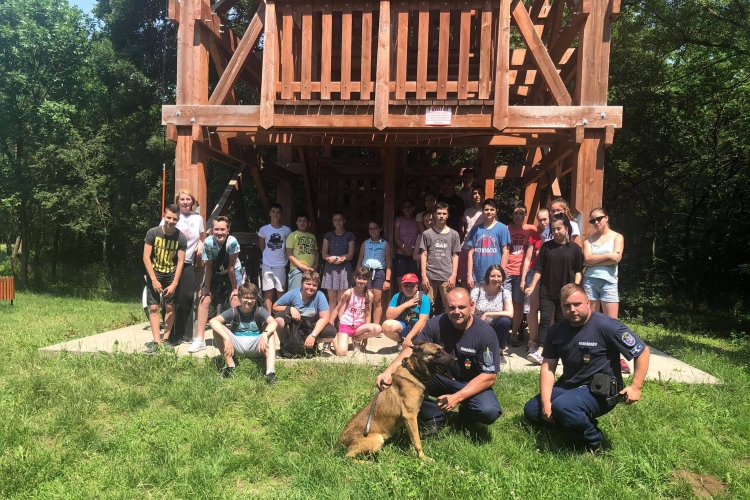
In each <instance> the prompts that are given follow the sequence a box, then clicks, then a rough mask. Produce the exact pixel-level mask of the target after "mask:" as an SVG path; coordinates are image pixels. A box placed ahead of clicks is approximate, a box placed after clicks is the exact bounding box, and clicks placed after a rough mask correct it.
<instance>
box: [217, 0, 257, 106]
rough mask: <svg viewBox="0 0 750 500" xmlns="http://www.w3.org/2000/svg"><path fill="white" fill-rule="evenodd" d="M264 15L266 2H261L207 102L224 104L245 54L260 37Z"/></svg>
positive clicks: (242, 64) (240, 69)
mask: <svg viewBox="0 0 750 500" xmlns="http://www.w3.org/2000/svg"><path fill="white" fill-rule="evenodd" d="M265 15H266V4H265V3H263V2H261V4H260V6H258V10H257V11H256V12H255V15H254V16H253V18H252V19H251V20H250V24H249V25H248V27H247V30H246V31H245V35H244V36H243V37H242V40H240V44H239V45H238V46H237V50H236V51H235V52H234V54H233V55H232V58H231V59H230V60H229V63H228V64H227V66H226V69H225V71H224V73H223V74H222V75H221V78H219V83H217V84H216V88H214V92H213V94H211V98H210V99H209V100H208V103H209V104H224V101H225V100H226V98H227V96H228V95H229V93H230V92H231V90H232V89H233V88H234V84H235V82H236V81H237V77H238V76H239V74H240V71H242V68H243V66H244V65H245V61H246V60H247V56H248V55H250V51H251V50H252V49H253V46H254V45H255V42H257V41H258V38H259V37H260V32H261V30H262V29H263V19H264V18H265Z"/></svg>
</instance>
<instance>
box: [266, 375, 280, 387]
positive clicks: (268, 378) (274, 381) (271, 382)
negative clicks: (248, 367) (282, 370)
mask: <svg viewBox="0 0 750 500" xmlns="http://www.w3.org/2000/svg"><path fill="white" fill-rule="evenodd" d="M266 383H267V384H268V385H276V384H278V383H279V379H278V378H276V373H275V372H271V373H268V374H267V375H266Z"/></svg>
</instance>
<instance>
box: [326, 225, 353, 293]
mask: <svg viewBox="0 0 750 500" xmlns="http://www.w3.org/2000/svg"><path fill="white" fill-rule="evenodd" d="M345 223H346V219H344V215H343V214H341V213H336V214H333V231H328V232H327V233H326V234H325V236H324V237H323V260H324V261H326V264H325V267H324V268H323V282H322V283H321V285H320V287H321V288H324V289H326V290H327V291H328V303H329V304H333V305H334V306H335V305H336V304H338V303H339V299H340V298H341V294H343V293H344V290H347V289H348V288H349V282H350V280H351V278H350V275H351V273H352V264H351V260H352V259H353V258H354V239H355V238H354V233H352V232H351V231H347V230H346V229H344V224H345Z"/></svg>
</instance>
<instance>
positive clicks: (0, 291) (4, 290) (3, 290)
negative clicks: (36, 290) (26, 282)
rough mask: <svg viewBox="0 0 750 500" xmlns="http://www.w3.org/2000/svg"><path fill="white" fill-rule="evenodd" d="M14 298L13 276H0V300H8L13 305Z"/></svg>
mask: <svg viewBox="0 0 750 500" xmlns="http://www.w3.org/2000/svg"><path fill="white" fill-rule="evenodd" d="M15 298H16V287H15V282H14V280H13V276H0V300H10V305H13V300H15Z"/></svg>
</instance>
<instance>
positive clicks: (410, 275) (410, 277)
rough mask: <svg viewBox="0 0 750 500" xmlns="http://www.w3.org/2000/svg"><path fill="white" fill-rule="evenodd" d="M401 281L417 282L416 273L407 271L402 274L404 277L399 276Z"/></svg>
mask: <svg viewBox="0 0 750 500" xmlns="http://www.w3.org/2000/svg"><path fill="white" fill-rule="evenodd" d="M401 283H419V279H418V278H417V275H416V274H414V273H408V274H404V277H403V278H401Z"/></svg>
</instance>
